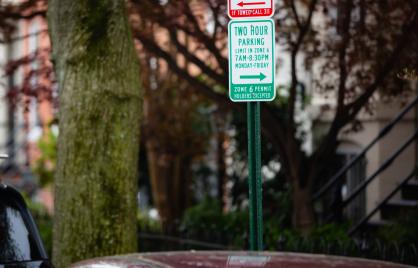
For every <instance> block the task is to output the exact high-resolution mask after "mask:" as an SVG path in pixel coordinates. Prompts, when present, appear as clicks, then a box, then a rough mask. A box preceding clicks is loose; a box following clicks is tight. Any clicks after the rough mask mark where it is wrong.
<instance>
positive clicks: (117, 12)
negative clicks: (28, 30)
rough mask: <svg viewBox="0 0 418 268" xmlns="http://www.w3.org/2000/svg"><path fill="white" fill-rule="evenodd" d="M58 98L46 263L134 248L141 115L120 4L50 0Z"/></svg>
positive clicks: (111, 0) (63, 264) (133, 55)
mask: <svg viewBox="0 0 418 268" xmlns="http://www.w3.org/2000/svg"><path fill="white" fill-rule="evenodd" d="M48 19H49V30H50V36H51V41H52V45H53V59H54V67H55V74H56V77H57V80H58V86H59V92H60V97H59V100H60V113H59V126H60V135H59V141H58V166H57V173H56V178H55V217H54V218H55V220H54V241H53V246H54V249H53V261H54V262H55V265H56V267H58V268H60V267H68V265H69V264H70V263H73V262H75V261H78V260H81V259H86V258H91V257H96V256H103V255H112V254H120V253H128V252H134V251H136V250H137V245H136V243H137V241H136V240H137V239H136V211H137V204H136V192H137V190H136V188H137V186H136V185H137V183H136V179H137V169H138V153H139V123H140V115H141V109H142V107H141V106H142V104H141V101H142V96H141V92H140V80H139V67H138V62H137V60H136V57H137V55H136V51H135V48H134V43H133V39H132V36H131V32H130V27H129V24H128V20H127V16H126V10H125V3H124V1H123V0H100V1H98V0H84V1H73V0H51V1H50V2H49V10H48Z"/></svg>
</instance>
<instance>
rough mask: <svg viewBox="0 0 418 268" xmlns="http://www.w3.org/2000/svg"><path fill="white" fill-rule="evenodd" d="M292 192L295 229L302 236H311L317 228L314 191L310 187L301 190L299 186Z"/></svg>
mask: <svg viewBox="0 0 418 268" xmlns="http://www.w3.org/2000/svg"><path fill="white" fill-rule="evenodd" d="M295 184H297V183H295ZM295 184H294V185H295ZM292 192H293V193H292V204H293V208H292V210H293V211H292V224H293V227H294V228H295V229H296V230H298V231H299V232H301V233H302V234H305V235H306V234H309V233H310V231H312V228H313V227H314V226H315V214H314V207H313V202H312V191H311V189H309V187H305V188H301V187H300V186H299V185H296V186H294V187H293V189H292Z"/></svg>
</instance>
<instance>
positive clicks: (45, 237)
mask: <svg viewBox="0 0 418 268" xmlns="http://www.w3.org/2000/svg"><path fill="white" fill-rule="evenodd" d="M25 202H26V204H27V206H28V208H29V210H30V212H31V214H32V216H33V219H34V220H35V223H36V225H37V227H38V230H39V234H40V236H41V239H42V241H43V242H44V246H45V250H46V251H47V254H48V256H51V253H52V224H53V221H52V216H51V215H50V214H49V213H48V211H47V209H46V208H45V206H44V205H42V204H41V203H38V202H35V201H33V200H32V199H31V198H29V197H27V196H25Z"/></svg>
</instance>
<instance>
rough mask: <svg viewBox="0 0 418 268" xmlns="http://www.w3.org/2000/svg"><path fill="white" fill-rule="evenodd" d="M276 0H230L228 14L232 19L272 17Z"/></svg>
mask: <svg viewBox="0 0 418 268" xmlns="http://www.w3.org/2000/svg"><path fill="white" fill-rule="evenodd" d="M273 14H274V0H228V15H229V17H230V18H231V19H237V18H250V17H257V18H258V17H271V16H273Z"/></svg>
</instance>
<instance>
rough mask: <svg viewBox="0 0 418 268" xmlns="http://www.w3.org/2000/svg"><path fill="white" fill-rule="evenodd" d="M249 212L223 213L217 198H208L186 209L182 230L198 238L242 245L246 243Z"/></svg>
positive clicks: (230, 244)
mask: <svg viewBox="0 0 418 268" xmlns="http://www.w3.org/2000/svg"><path fill="white" fill-rule="evenodd" d="M248 221H249V218H248V213H247V212H242V211H235V212H231V213H222V208H221V206H220V203H219V202H218V201H217V200H213V199H206V200H204V201H203V202H201V203H200V204H198V205H196V206H194V207H191V208H189V209H187V210H186V212H185V214H184V218H183V220H182V223H181V225H180V232H181V233H182V234H184V235H185V236H186V237H193V239H196V240H202V241H211V242H214V243H218V244H227V245H229V246H235V247H242V246H243V245H244V244H245V243H246V239H247V238H246V233H247V230H248Z"/></svg>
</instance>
